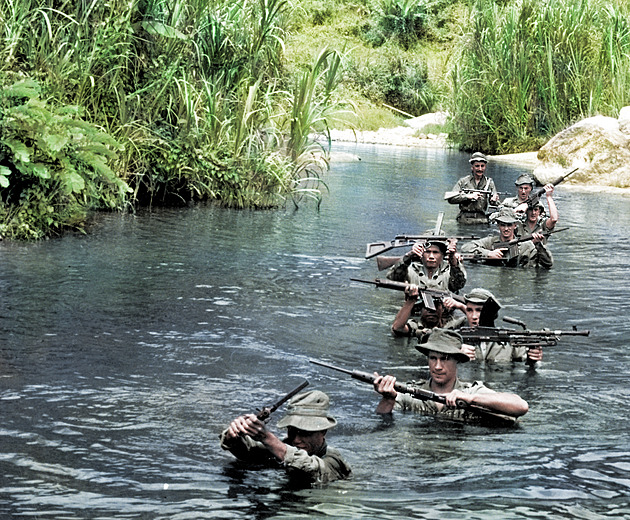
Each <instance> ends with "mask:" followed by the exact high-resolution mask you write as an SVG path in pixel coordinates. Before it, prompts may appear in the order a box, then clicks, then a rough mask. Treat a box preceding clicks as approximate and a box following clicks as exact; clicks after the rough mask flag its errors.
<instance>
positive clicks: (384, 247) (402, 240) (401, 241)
mask: <svg viewBox="0 0 630 520" xmlns="http://www.w3.org/2000/svg"><path fill="white" fill-rule="evenodd" d="M479 238H480V237H478V236H475V235H467V236H453V237H447V236H445V235H396V236H395V237H394V239H393V240H390V241H388V242H385V241H384V242H372V243H370V244H368V245H367V247H366V249H365V258H366V259H369V258H372V257H374V256H377V255H380V254H381V253H385V252H386V251H390V250H392V249H395V248H397V247H406V246H411V245H413V244H415V243H416V242H418V241H421V240H424V241H427V240H440V241H443V242H448V241H449V240H477V239H479Z"/></svg>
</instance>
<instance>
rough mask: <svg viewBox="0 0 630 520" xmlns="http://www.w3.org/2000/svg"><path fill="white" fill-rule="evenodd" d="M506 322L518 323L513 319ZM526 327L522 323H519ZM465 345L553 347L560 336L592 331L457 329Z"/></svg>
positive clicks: (529, 347)
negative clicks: (487, 342) (502, 343)
mask: <svg viewBox="0 0 630 520" xmlns="http://www.w3.org/2000/svg"><path fill="white" fill-rule="evenodd" d="M503 319H504V321H508V322H510V321H511V322H512V323H514V322H516V321H517V320H513V319H512V318H507V317H506V318H503ZM519 323H520V324H521V325H524V324H523V323H522V322H519ZM457 332H459V334H461V336H462V339H463V340H464V342H465V343H469V344H473V345H475V344H478V343H481V342H482V341H497V342H504V343H505V342H509V343H511V344H512V345H513V346H515V347H527V348H528V349H531V348H539V347H551V346H554V345H557V344H558V340H559V339H560V336H588V335H589V334H590V333H591V331H590V330H577V329H576V328H575V327H574V328H573V330H527V329H525V330H518V329H501V328H497V327H462V328H460V329H457Z"/></svg>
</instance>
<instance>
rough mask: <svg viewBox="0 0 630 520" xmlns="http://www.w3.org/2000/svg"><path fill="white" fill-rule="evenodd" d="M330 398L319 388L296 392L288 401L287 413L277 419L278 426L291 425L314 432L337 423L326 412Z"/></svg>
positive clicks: (285, 426)
mask: <svg viewBox="0 0 630 520" xmlns="http://www.w3.org/2000/svg"><path fill="white" fill-rule="evenodd" d="M329 408H330V399H329V398H328V396H327V395H326V394H325V393H324V392H321V391H319V390H311V391H310V392H304V393H303V394H298V395H296V396H295V397H293V398H292V399H291V400H290V401H289V405H288V406H287V414H286V415H285V416H284V417H283V418H282V419H280V420H279V421H278V428H287V427H289V426H293V427H294V428H298V429H300V430H306V431H309V432H316V431H321V430H327V429H328V428H332V427H333V426H335V425H336V424H337V421H336V420H335V419H334V417H331V416H330V415H329V414H328V409H329Z"/></svg>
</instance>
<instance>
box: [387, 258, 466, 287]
mask: <svg viewBox="0 0 630 520" xmlns="http://www.w3.org/2000/svg"><path fill="white" fill-rule="evenodd" d="M386 276H387V278H388V279H389V280H394V281H396V282H407V283H413V284H416V285H418V286H419V287H421V288H422V287H426V288H427V289H439V290H441V291H450V292H454V293H456V292H457V291H459V290H460V289H462V288H463V287H464V285H466V276H467V275H466V269H465V268H464V266H463V265H462V263H461V262H459V264H458V265H456V266H452V265H451V264H450V263H448V261H446V260H443V261H442V264H441V265H440V266H439V267H438V269H437V270H436V271H435V273H434V274H433V276H431V277H429V274H428V273H427V270H426V268H425V267H424V264H423V263H422V262H410V263H406V262H405V257H403V258H402V259H401V260H399V261H398V262H397V263H396V264H394V265H393V266H392V267H390V269H389V271H387V275H386Z"/></svg>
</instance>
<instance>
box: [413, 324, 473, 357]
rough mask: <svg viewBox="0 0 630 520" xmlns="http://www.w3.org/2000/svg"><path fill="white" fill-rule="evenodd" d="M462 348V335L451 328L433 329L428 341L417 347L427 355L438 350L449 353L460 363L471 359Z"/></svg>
mask: <svg viewBox="0 0 630 520" xmlns="http://www.w3.org/2000/svg"><path fill="white" fill-rule="evenodd" d="M461 348H462V337H461V335H460V334H459V333H457V332H455V331H454V330H450V329H433V331H431V334H430V335H429V339H428V340H427V342H426V343H419V344H418V345H416V349H417V350H419V351H420V352H422V353H423V354H424V355H425V356H427V357H428V356H429V354H430V353H431V352H438V353H440V354H448V355H449V356H451V357H452V358H453V359H455V361H457V362H458V363H466V362H467V361H469V360H470V359H469V357H468V356H467V355H466V354H464V353H463V352H462V351H461Z"/></svg>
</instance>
